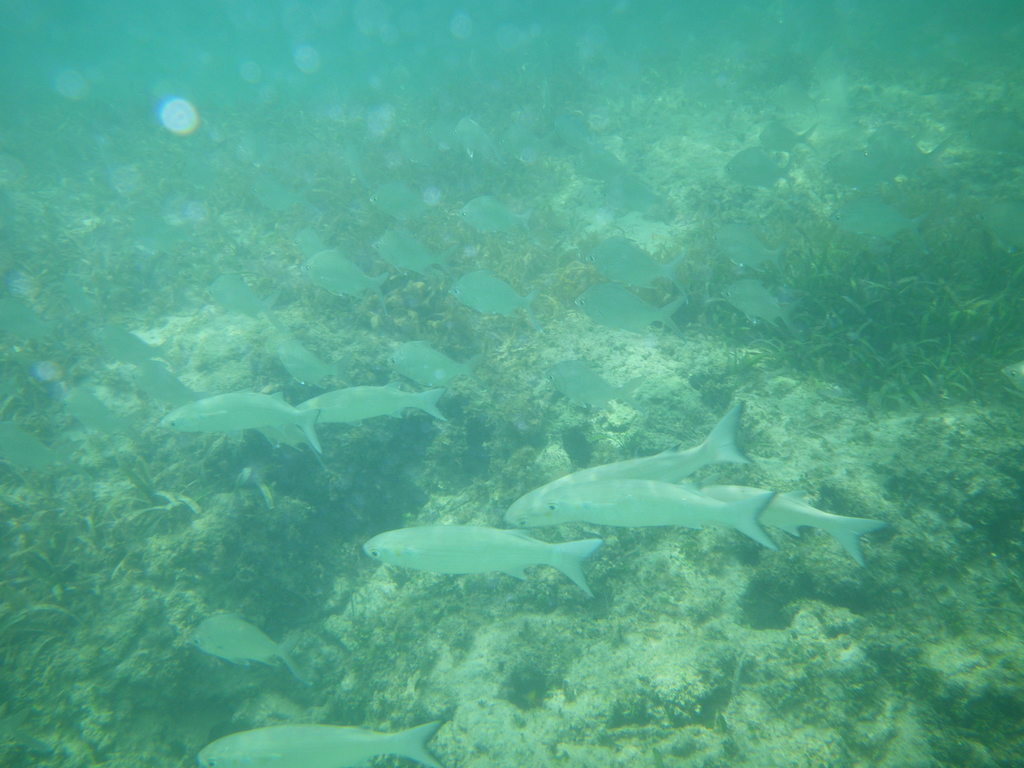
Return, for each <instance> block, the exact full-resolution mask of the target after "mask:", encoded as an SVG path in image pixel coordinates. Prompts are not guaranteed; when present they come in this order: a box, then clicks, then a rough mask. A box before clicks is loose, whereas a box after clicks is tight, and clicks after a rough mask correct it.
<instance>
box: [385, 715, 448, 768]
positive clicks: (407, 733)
mask: <svg viewBox="0 0 1024 768" xmlns="http://www.w3.org/2000/svg"><path fill="white" fill-rule="evenodd" d="M442 725H444V722H443V721H441V720H435V721H434V722H432V723H424V724H423V725H416V726H413V727H412V728H406V729H405V730H404V731H398V732H397V733H392V734H391V739H390V740H391V742H392V745H393V746H392V747H391V751H392V752H393V753H394V754H396V755H401V756H402V757H408V758H409V759H410V760H416V761H418V762H420V763H423V764H424V765H425V766H427V768H444V767H443V766H442V765H441V763H439V762H438V761H437V758H436V757H434V756H433V755H432V754H430V751H429V750H428V749H427V742H428V741H430V739H431V738H433V736H434V734H435V733H437V730H438V729H439V728H440V727H441V726H442Z"/></svg>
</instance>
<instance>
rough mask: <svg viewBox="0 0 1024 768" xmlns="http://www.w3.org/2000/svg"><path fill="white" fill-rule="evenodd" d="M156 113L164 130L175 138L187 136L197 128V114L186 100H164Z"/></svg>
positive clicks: (175, 98)
mask: <svg viewBox="0 0 1024 768" xmlns="http://www.w3.org/2000/svg"><path fill="white" fill-rule="evenodd" d="M158 113H159V115H160V122H161V124H163V126H164V128H166V129H167V130H168V131H170V132H171V133H173V134H175V135H176V136H188V135H189V134H190V133H194V132H195V130H196V128H198V127H199V112H198V110H196V108H195V107H194V106H192V102H190V101H189V100H188V99H182V98H179V97H174V98H169V99H164V100H163V101H162V102H160V107H159V110H158Z"/></svg>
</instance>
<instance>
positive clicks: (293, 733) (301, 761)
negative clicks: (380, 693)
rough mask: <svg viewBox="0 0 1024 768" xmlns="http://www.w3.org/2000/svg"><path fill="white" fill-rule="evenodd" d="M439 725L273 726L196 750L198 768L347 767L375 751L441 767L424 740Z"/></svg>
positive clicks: (234, 734)
mask: <svg viewBox="0 0 1024 768" xmlns="http://www.w3.org/2000/svg"><path fill="white" fill-rule="evenodd" d="M442 725H443V723H440V722H434V723H425V724H424V725H417V726H416V727H414V728H409V729H407V730H404V731H398V732H397V733H380V732H379V731H370V730H367V729H365V728H355V727H352V726H344V725H271V726H268V727H266V728H256V729H254V730H251V731H241V732H240V733H232V734H231V735H229V736H224V737H222V738H220V739H217V740H216V741H214V742H212V743H211V744H207V745H206V746H205V747H203V748H202V749H201V750H200V751H199V768H349V766H354V765H359V764H361V763H365V762H366V761H367V760H369V759H370V758H373V757H376V756H377V755H401V756H402V757H407V758H409V759H410V760H416V761H417V762H420V763H423V765H426V766H428V768H442V766H441V764H440V763H439V762H437V760H436V759H435V758H434V756H433V755H431V754H430V752H428V751H427V742H428V741H430V739H431V737H432V736H433V735H434V734H435V733H437V729H438V728H440V727H441V726H442Z"/></svg>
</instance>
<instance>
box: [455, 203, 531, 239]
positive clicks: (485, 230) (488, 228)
mask: <svg viewBox="0 0 1024 768" xmlns="http://www.w3.org/2000/svg"><path fill="white" fill-rule="evenodd" d="M459 213H460V214H461V215H462V218H463V219H465V220H466V222H467V223H468V224H469V225H470V226H471V227H473V229H475V230H476V231H477V232H480V233H481V234H491V233H493V232H511V231H512V230H513V229H516V228H517V227H524V226H525V223H524V219H523V217H521V216H517V215H516V214H514V213H512V211H510V210H509V208H508V206H506V205H505V204H504V203H502V202H501V201H500V200H497V199H495V198H493V197H491V196H490V195H481V196H480V197H475V198H473V199H472V200H470V201H469V202H468V203H466V204H465V205H464V206H462V210H461V211H459Z"/></svg>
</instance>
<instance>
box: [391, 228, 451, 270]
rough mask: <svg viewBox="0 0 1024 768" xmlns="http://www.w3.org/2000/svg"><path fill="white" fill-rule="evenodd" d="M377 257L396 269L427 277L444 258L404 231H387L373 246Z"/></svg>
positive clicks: (442, 262)
mask: <svg viewBox="0 0 1024 768" xmlns="http://www.w3.org/2000/svg"><path fill="white" fill-rule="evenodd" d="M373 247H374V248H375V249H376V250H377V253H378V255H379V256H380V257H381V258H382V259H384V261H386V262H388V263H389V264H390V265H391V266H393V267H397V268H398V269H403V270H407V271H410V272H417V273H419V274H421V275H429V274H430V273H431V267H436V266H438V265H441V264H444V263H445V261H446V258H445V257H444V256H441V255H439V254H436V253H434V252H433V251H431V250H430V249H429V248H427V247H426V246H424V245H423V244H422V243H420V242H419V240H417V239H416V238H415V237H413V236H412V235H411V234H409V233H408V232H407V231H406V230H404V229H389V230H388V231H387V232H385V233H384V234H383V235H381V236H380V237H379V238H378V239H377V241H376V242H375V243H374V244H373Z"/></svg>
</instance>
